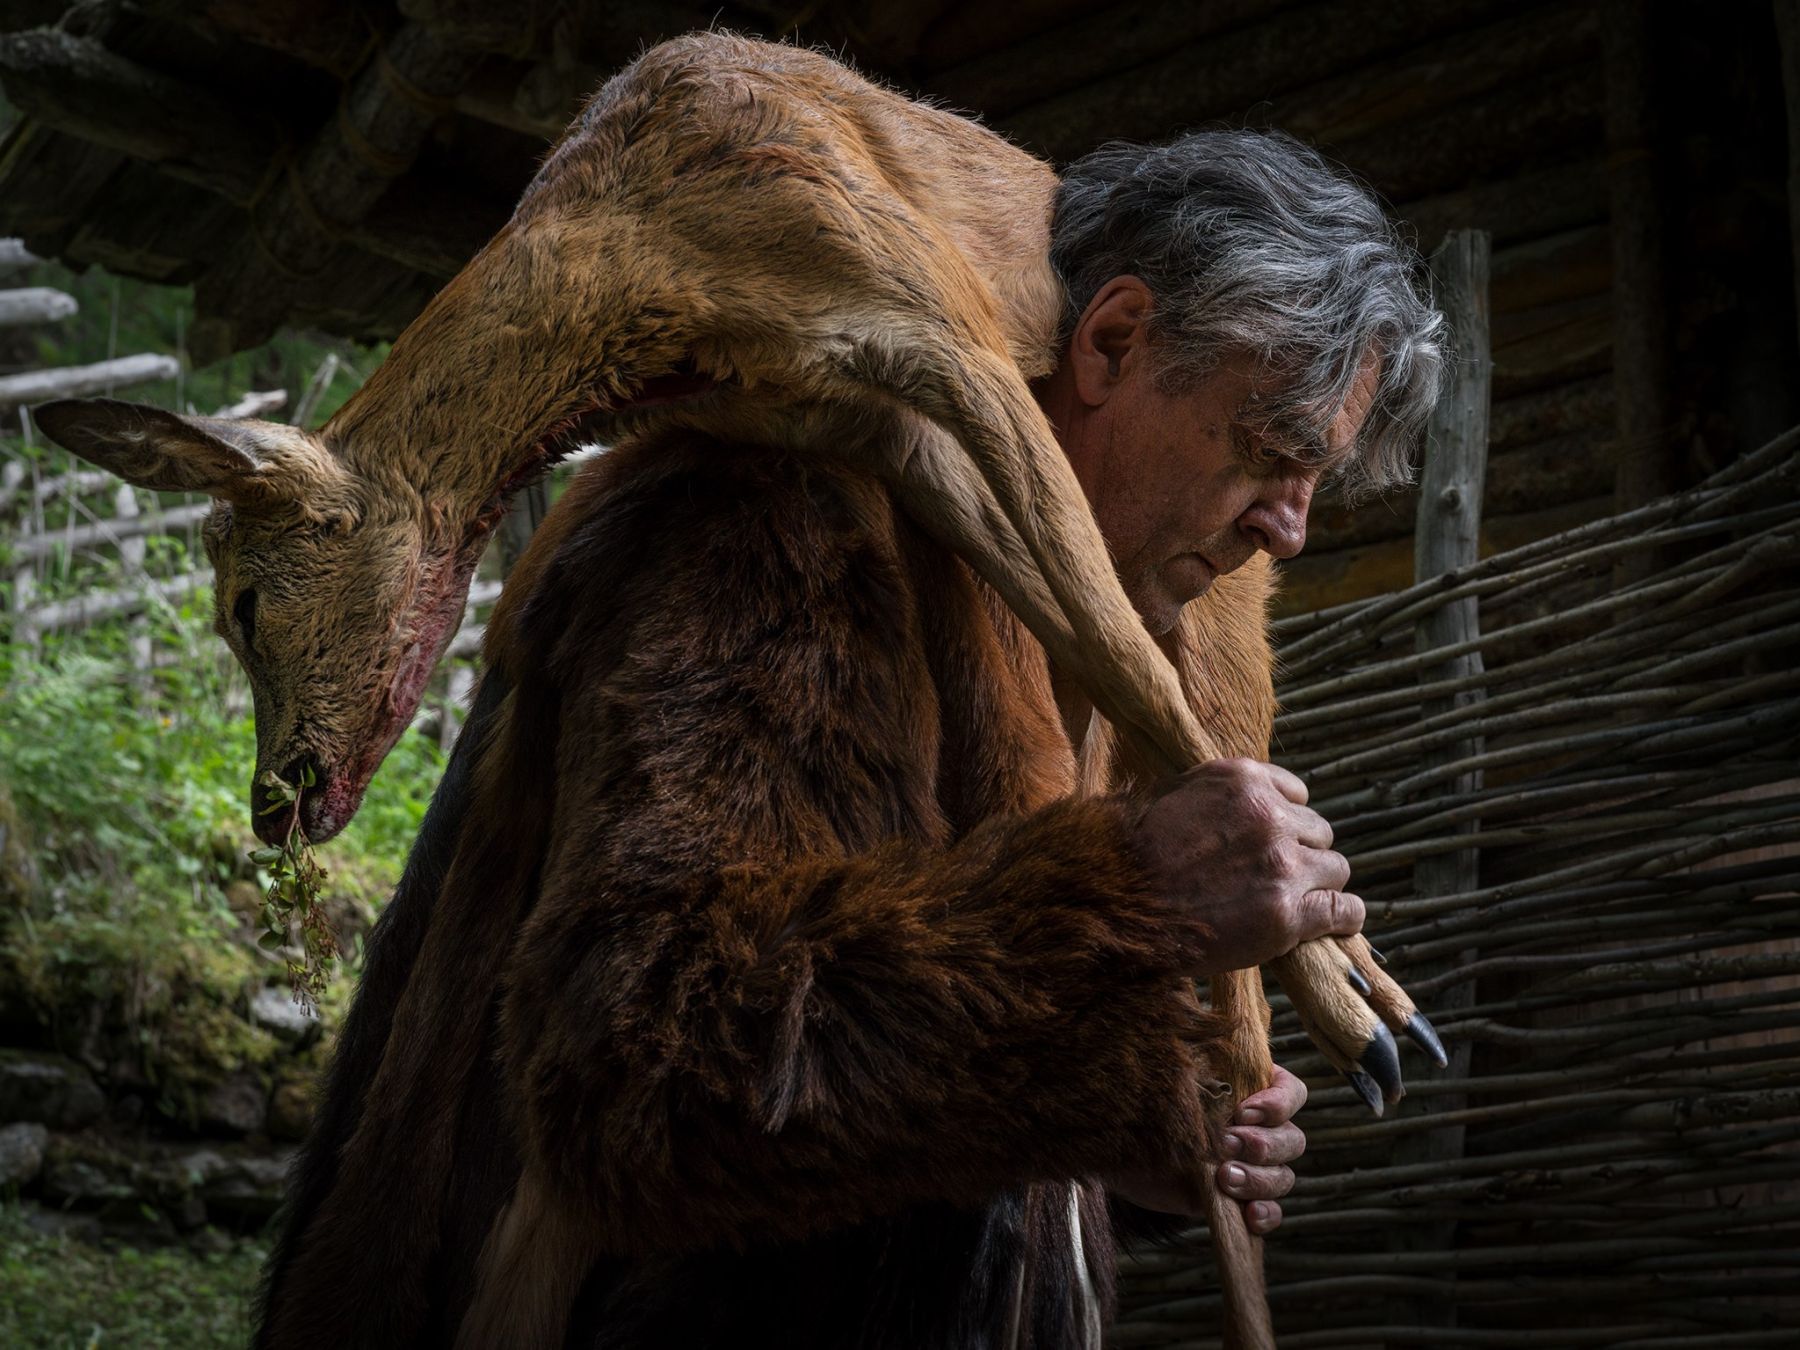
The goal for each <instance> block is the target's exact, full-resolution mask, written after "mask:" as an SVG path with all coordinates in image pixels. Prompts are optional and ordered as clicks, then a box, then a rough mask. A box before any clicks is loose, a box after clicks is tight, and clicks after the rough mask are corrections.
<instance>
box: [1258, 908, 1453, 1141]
mask: <svg viewBox="0 0 1800 1350" xmlns="http://www.w3.org/2000/svg"><path fill="white" fill-rule="evenodd" d="M1274 969H1275V973H1276V975H1277V976H1278V977H1279V978H1280V979H1281V983H1282V987H1283V988H1285V989H1286V990H1287V992H1288V997H1289V998H1291V999H1292V1000H1293V1002H1294V1009H1295V1011H1296V1012H1298V1013H1299V1014H1300V1023H1301V1025H1302V1026H1303V1027H1305V1028H1306V1032H1307V1034H1308V1035H1309V1036H1311V1037H1312V1039H1313V1043H1314V1044H1315V1045H1317V1046H1318V1047H1319V1049H1320V1050H1322V1051H1323V1052H1324V1054H1325V1057H1326V1058H1327V1059H1328V1060H1330V1061H1331V1063H1332V1064H1333V1065H1334V1066H1335V1067H1336V1068H1337V1069H1338V1071H1339V1072H1341V1073H1343V1074H1344V1075H1345V1076H1346V1077H1347V1078H1348V1079H1349V1080H1350V1086H1351V1087H1352V1088H1354V1089H1355V1090H1356V1095H1357V1096H1359V1097H1360V1098H1362V1100H1363V1101H1364V1102H1365V1103H1366V1104H1367V1105H1368V1107H1369V1109H1370V1110H1371V1111H1374V1112H1375V1114H1376V1115H1380V1114H1381V1113H1382V1109H1383V1107H1384V1106H1385V1105H1386V1104H1387V1103H1391V1102H1397V1101H1399V1100H1400V1099H1401V1098H1402V1097H1403V1096H1405V1095H1406V1085H1405V1080H1404V1077H1403V1075H1402V1074H1401V1071H1400V1048H1399V1043H1398V1042H1397V1041H1396V1040H1395V1039H1394V1038H1395V1035H1396V1033H1400V1032H1404V1033H1405V1034H1406V1035H1407V1036H1408V1037H1410V1038H1411V1039H1412V1040H1413V1041H1414V1042H1416V1043H1417V1044H1418V1045H1419V1047H1420V1048H1421V1049H1423V1050H1424V1051H1425V1053H1426V1054H1427V1055H1429V1056H1430V1057H1431V1058H1432V1059H1433V1060H1434V1061H1435V1062H1436V1063H1437V1065H1438V1067H1440V1068H1442V1067H1443V1066H1444V1065H1445V1064H1446V1063H1448V1056H1446V1055H1445V1053H1444V1043H1443V1041H1442V1040H1440V1039H1439V1037H1438V1034H1437V1032H1436V1031H1435V1030H1434V1029H1433V1028H1432V1025H1431V1023H1430V1022H1428V1021H1427V1020H1426V1019H1425V1016H1424V1015H1423V1014H1422V1013H1420V1012H1419V1010H1418V1008H1416V1007H1415V1006H1414V1005H1413V1001H1412V999H1410V998H1409V997H1407V994H1406V991H1405V990H1404V989H1402V988H1401V987H1400V986H1399V985H1398V984H1396V983H1395V982H1394V980H1393V978H1392V977H1391V976H1389V975H1388V973H1387V972H1386V971H1385V970H1383V969H1382V967H1381V964H1380V963H1379V962H1378V961H1377V959H1376V956H1375V953H1374V949H1373V948H1371V947H1370V946H1369V944H1368V942H1367V941H1365V940H1364V939H1363V938H1362V937H1361V936H1360V935H1359V936H1357V937H1349V938H1331V939H1327V940H1325V941H1322V942H1304V943H1301V944H1300V946H1299V947H1298V948H1297V949H1296V950H1294V951H1293V952H1290V953H1289V954H1288V955H1287V956H1284V957H1282V958H1281V959H1280V960H1279V961H1277V962H1276V963H1275V965H1274Z"/></svg>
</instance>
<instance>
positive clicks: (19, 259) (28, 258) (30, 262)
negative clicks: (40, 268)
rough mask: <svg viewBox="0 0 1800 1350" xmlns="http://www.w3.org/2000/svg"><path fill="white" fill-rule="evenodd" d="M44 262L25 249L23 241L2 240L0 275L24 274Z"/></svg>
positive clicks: (0, 243)
mask: <svg viewBox="0 0 1800 1350" xmlns="http://www.w3.org/2000/svg"><path fill="white" fill-rule="evenodd" d="M42 261H43V259H42V258H40V257H38V256H37V255H36V254H35V253H33V252H32V251H31V250H30V249H28V248H26V247H25V241H24V240H23V239H0V273H6V272H22V271H24V270H25V269H26V268H28V267H36V266H37V265H38V264H39V263H41V262H42Z"/></svg>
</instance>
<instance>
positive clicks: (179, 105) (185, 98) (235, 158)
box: [0, 28, 276, 202]
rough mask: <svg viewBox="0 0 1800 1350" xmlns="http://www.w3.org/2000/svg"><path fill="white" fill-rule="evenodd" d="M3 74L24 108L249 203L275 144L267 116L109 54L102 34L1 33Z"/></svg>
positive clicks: (16, 101) (60, 128)
mask: <svg viewBox="0 0 1800 1350" xmlns="http://www.w3.org/2000/svg"><path fill="white" fill-rule="evenodd" d="M0 75H3V76H4V79H5V84H6V92H7V97H8V98H10V99H11V100H12V101H13V103H14V104H15V105H17V107H18V108H19V110H20V111H21V112H23V113H25V114H27V115H28V116H30V117H33V118H35V119H37V120H38V121H40V122H42V123H43V124H44V125H45V126H48V127H52V128H54V129H55V130H58V131H62V132H66V133H68V134H70V135H73V136H78V137H80V138H81V139H82V140H85V141H91V142H93V143H95V144H97V145H104V146H106V147H108V148H109V149H113V150H118V151H121V152H123V153H125V154H128V155H130V156H132V157H133V158H136V159H143V160H149V161H150V162H152V163H154V164H157V165H159V166H160V167H161V168H162V169H163V170H164V172H166V173H169V174H171V175H173V176H174V177H177V178H181V179H184V180H186V181H188V182H192V183H197V184H199V185H200V186H202V187H205V188H208V189H210V190H212V191H214V192H218V193H221V194H222V195H224V196H226V197H229V198H231V199H232V200H234V201H238V202H246V201H249V200H250V199H251V198H252V197H253V196H254V195H255V193H256V191H257V189H258V187H259V186H260V185H261V183H262V171H263V169H264V167H265V166H267V165H268V163H269V161H270V159H271V158H272V157H273V155H274V152H275V149H276V143H275V140H274V138H273V136H272V135H270V134H269V133H268V132H267V131H266V130H265V128H266V127H267V126H268V123H267V121H266V120H265V119H263V118H260V117H246V116H242V115H241V114H240V113H239V112H238V110H236V109H234V108H233V107H231V105H230V104H228V103H226V102H225V101H224V100H222V99H220V98H217V97H215V96H214V95H213V94H211V93H210V92H208V91H207V90H205V89H200V88H196V87H194V86H192V85H189V84H186V83H183V82H182V81H180V80H176V79H171V78H170V77H168V76H166V75H162V74H159V73H157V72H156V71H153V70H149V69H146V68H145V67H143V66H140V65H138V64H137V63H136V62H134V61H129V60H127V59H125V58H124V57H122V56H118V55H116V54H114V53H113V52H110V51H108V50H107V49H106V48H105V47H104V46H102V45H101V44H100V43H99V42H98V41H96V40H94V39H93V38H85V37H76V36H75V35H73V34H71V33H66V32H63V31H61V30H59V29H51V28H38V29H32V30H30V31H28V32H23V33H6V34H0Z"/></svg>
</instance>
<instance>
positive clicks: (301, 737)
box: [34, 399, 492, 842]
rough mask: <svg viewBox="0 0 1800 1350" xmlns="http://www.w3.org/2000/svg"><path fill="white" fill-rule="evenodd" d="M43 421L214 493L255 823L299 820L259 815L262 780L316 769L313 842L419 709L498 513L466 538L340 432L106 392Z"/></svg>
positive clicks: (64, 434) (308, 803)
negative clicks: (350, 447)
mask: <svg viewBox="0 0 1800 1350" xmlns="http://www.w3.org/2000/svg"><path fill="white" fill-rule="evenodd" d="M34 416H35V420H36V422H37V425H38V426H39V427H40V428H41V429H42V430H43V432H44V433H45V435H47V436H49V437H50V438H51V439H52V440H54V441H56V442H57V443H58V444H60V445H62V446H64V447H66V448H67V449H68V450H70V451H72V452H73V453H74V454H77V455H79V456H81V457H82V458H83V459H85V460H87V461H89V462H90V463H92V464H95V465H97V466H99V467H100V468H103V469H106V470H109V471H110V472H112V473H115V474H117V475H118V476H119V477H120V478H123V479H124V480H125V481H126V482H129V483H133V484H136V485H137V486H139V487H145V488H151V489H154V490H156V491H164V492H203V493H206V494H207V495H208V496H210V497H212V498H213V499H214V501H215V503H216V505H215V508H214V510H213V512H212V514H211V515H210V516H208V517H207V520H206V525H205V528H204V534H203V537H204V539H205V543H206V551H207V554H208V556H209V557H210V558H211V560H212V564H213V567H214V582H213V599H214V619H213V624H214V627H215V629H216V630H217V631H218V633H219V636H221V637H222V638H224V639H225V641H226V643H227V644H228V645H229V646H230V648H231V650H232V653H233V654H234V655H235V656H236V657H237V659H238V662H239V663H240V664H241V665H242V666H243V668H244V672H245V674H246V675H248V676H249V679H250V688H251V693H252V696H253V698H254V700H255V710H256V775H255V779H254V783H253V786H252V789H251V807H252V813H253V818H254V820H255V824H256V830H257V833H258V835H259V836H261V837H263V838H264V839H265V840H269V841H271V842H273V841H274V840H276V839H279V838H280V837H281V836H282V835H283V834H285V832H286V830H287V827H288V824H289V821H288V818H287V817H285V816H283V815H281V814H280V813H274V814H268V815H265V814H262V808H263V806H264V805H265V801H266V799H267V796H268V792H267V789H266V788H264V787H262V786H260V784H261V782H262V779H263V776H264V775H265V774H267V773H269V772H270V771H273V772H274V773H276V774H279V775H280V776H281V777H282V778H283V779H285V780H286V781H288V782H290V783H297V782H299V781H300V780H301V778H302V776H303V772H304V769H305V768H307V767H310V768H311V770H312V777H313V786H312V787H311V788H309V789H308V790H307V791H305V792H303V793H302V795H301V799H300V806H299V809H300V823H301V827H302V828H303V829H304V830H305V832H306V834H307V835H308V837H309V838H311V839H313V840H315V841H319V840H324V839H328V838H330V837H331V836H332V835H334V834H336V833H337V831H338V830H340V829H342V828H343V826H344V824H345V823H346V822H347V821H348V820H349V819H350V817H351V816H352V815H354V814H355V812H356V808H357V806H358V805H359V804H360V802H361V800H362V795H363V792H364V790H365V789H366V788H367V787H368V784H369V779H370V777H371V776H372V775H373V774H374V772H375V769H376V768H377V766H378V765H379V764H380V763H381V761H382V758H383V757H384V756H385V755H386V754H387V752H388V750H389V749H390V748H392V746H393V744H394V742H395V741H396V740H397V739H398V738H399V736H400V733H401V731H403V730H404V729H405V727H406V726H407V724H408V722H409V721H410V720H411V717H412V714H413V712H414V710H415V709H416V708H417V707H418V703H419V699H420V697H421V695H422V693H423V691H424V686H425V682H426V680H427V678H428V677H429V676H430V674H431V670H432V667H433V665H434V664H435V662H436V660H437V657H438V655H439V654H440V653H441V651H442V650H443V648H444V646H445V644H446V643H447V642H448V641H449V638H450V635H451V634H452V633H453V632H454V631H455V628H456V624H457V621H458V620H459V619H460V617H461V613H462V607H463V604H464V598H465V595H466V593H467V589H468V582H469V577H470V575H471V574H472V572H473V569H474V565H475V562H476V560H477V559H478V558H479V557H480V552H481V545H482V543H483V542H484V541H485V539H486V536H487V529H488V528H491V524H492V521H491V520H488V521H485V522H483V523H484V525H485V526H486V527H487V528H482V529H480V530H479V531H478V532H477V533H478V535H479V537H476V538H471V537H470V535H471V531H470V529H469V528H468V524H467V522H462V521H458V520H457V519H456V517H457V515H458V514H459V513H457V512H455V511H452V510H449V509H447V507H446V504H444V503H443V502H441V501H436V500H433V499H432V498H431V497H429V496H428V495H426V492H425V489H424V488H423V487H421V486H420V485H418V484H415V483H412V482H409V481H407V479H406V478H405V476H404V475H399V474H394V473H384V474H369V473H364V472H361V471H359V470H358V468H357V466H356V464H355V462H354V461H353V459H351V458H350V457H348V456H347V455H345V454H344V453H343V452H342V447H341V446H338V445H335V444H334V440H335V439H336V438H335V437H334V434H333V431H332V429H331V428H330V427H329V426H327V427H326V428H324V429H322V430H321V431H320V432H317V433H309V432H306V431H302V430H300V429H299V428H297V427H290V426H284V425H281V424H279V423H272V422H256V421H242V422H235V421H222V420H219V419H215V418H207V417H182V416H178V415H177V414H175V413H171V412H167V411H164V410H163V409H160V408H152V407H146V406H143V405H139V404H133V403H124V402H119V401H115V400H112V399H70V400H64V401H60V402H56V403H48V404H44V405H43V406H41V407H39V408H38V409H36V410H35V413H34Z"/></svg>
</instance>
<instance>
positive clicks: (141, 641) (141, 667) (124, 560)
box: [113, 483, 151, 694]
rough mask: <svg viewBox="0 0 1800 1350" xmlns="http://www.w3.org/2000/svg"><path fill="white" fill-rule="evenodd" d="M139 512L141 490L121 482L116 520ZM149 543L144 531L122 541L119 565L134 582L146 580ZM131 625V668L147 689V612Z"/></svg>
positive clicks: (116, 491)
mask: <svg viewBox="0 0 1800 1350" xmlns="http://www.w3.org/2000/svg"><path fill="white" fill-rule="evenodd" d="M138 514H139V511H138V499H137V489H136V488H134V487H132V486H131V484H129V483H120V484H119V486H118V487H117V488H116V489H114V491H113V519H114V520H121V521H129V520H135V519H136V518H137V516H138ZM147 543H148V541H146V540H145V538H144V536H143V535H141V534H137V535H133V536H131V537H130V538H129V539H121V540H119V564H120V568H121V570H122V571H123V573H124V575H125V576H126V577H127V578H128V579H131V580H134V581H144V582H145V584H146V585H148V579H147V578H145V577H144V557H145V554H146V552H147ZM130 627H131V668H132V671H133V672H134V676H133V683H134V684H135V685H136V687H137V689H138V692H139V693H140V694H141V693H143V692H145V691H146V690H147V689H148V687H149V683H150V655H151V653H150V618H149V616H148V615H146V614H138V615H134V616H133V617H132V619H131V623H130Z"/></svg>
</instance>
